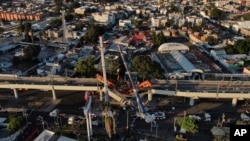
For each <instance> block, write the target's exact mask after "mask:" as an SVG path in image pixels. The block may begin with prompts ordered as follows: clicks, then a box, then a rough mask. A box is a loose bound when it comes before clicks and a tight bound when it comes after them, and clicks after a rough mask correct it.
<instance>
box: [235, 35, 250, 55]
mask: <svg viewBox="0 0 250 141" xmlns="http://www.w3.org/2000/svg"><path fill="white" fill-rule="evenodd" d="M233 48H234V50H235V51H236V53H240V54H248V53H249V51H250V38H247V39H245V40H238V41H236V42H235V44H234V46H233Z"/></svg>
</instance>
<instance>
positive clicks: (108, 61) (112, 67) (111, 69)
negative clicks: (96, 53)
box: [105, 58, 120, 74]
mask: <svg viewBox="0 0 250 141" xmlns="http://www.w3.org/2000/svg"><path fill="white" fill-rule="evenodd" d="M105 65H106V69H107V73H109V74H116V73H117V69H118V67H119V65H120V63H119V61H118V60H114V59H112V58H105Z"/></svg>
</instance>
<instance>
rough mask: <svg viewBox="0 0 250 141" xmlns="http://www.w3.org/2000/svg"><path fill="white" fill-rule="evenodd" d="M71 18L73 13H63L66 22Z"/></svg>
mask: <svg viewBox="0 0 250 141" xmlns="http://www.w3.org/2000/svg"><path fill="white" fill-rule="evenodd" d="M73 19H74V15H73V14H70V13H67V14H66V15H65V20H66V22H70V21H72V20H73Z"/></svg>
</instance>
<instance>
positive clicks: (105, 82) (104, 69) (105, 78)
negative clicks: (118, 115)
mask: <svg viewBox="0 0 250 141" xmlns="http://www.w3.org/2000/svg"><path fill="white" fill-rule="evenodd" d="M99 40H100V51H101V61H102V71H103V81H104V94H105V102H109V95H108V82H107V75H106V66H105V60H104V47H103V44H102V36H99Z"/></svg>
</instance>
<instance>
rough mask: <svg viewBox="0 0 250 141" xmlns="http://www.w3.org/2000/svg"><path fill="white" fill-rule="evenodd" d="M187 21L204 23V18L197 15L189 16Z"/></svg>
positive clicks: (196, 23) (193, 23)
mask: <svg viewBox="0 0 250 141" xmlns="http://www.w3.org/2000/svg"><path fill="white" fill-rule="evenodd" d="M186 19H187V22H189V23H192V25H200V24H201V23H202V21H203V20H202V18H200V17H196V16H187V17H186Z"/></svg>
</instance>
